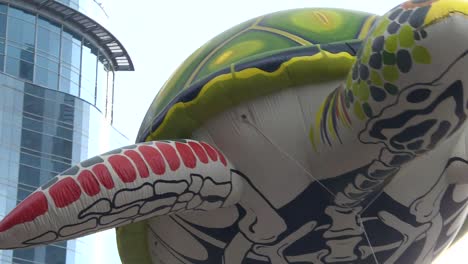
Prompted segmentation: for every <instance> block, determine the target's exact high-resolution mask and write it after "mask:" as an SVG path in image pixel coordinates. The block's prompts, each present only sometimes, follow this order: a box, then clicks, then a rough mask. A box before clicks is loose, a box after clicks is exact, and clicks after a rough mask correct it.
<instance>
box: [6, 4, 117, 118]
mask: <svg viewBox="0 0 468 264" xmlns="http://www.w3.org/2000/svg"><path fill="white" fill-rule="evenodd" d="M0 70H1V71H3V72H5V73H7V74H9V75H12V76H14V77H18V78H21V79H24V80H26V81H30V82H32V83H34V84H37V85H40V86H44V87H47V88H49V89H52V90H58V91H62V92H65V93H69V94H72V95H74V96H78V97H80V98H82V99H84V100H85V101H87V102H88V103H90V104H92V105H94V106H96V107H97V108H98V109H99V110H100V111H102V112H103V113H106V112H107V109H105V107H106V105H109V106H110V105H111V103H110V102H107V101H106V100H107V98H111V97H110V96H107V95H108V94H111V90H112V89H113V79H114V78H113V76H114V72H113V71H112V69H111V66H110V64H109V63H108V61H107V59H106V58H105V56H104V54H102V53H101V52H100V51H99V50H98V48H97V47H96V46H94V45H93V44H92V43H91V42H90V41H88V40H86V39H84V38H83V37H81V36H80V35H79V34H76V33H74V32H73V31H72V30H71V29H68V28H66V27H65V26H63V25H60V24H56V23H54V22H52V21H50V20H48V19H46V18H44V17H42V16H40V15H36V14H32V13H29V12H26V11H23V10H20V9H18V8H14V7H9V6H6V5H1V4H0ZM107 103H109V104H107Z"/></svg>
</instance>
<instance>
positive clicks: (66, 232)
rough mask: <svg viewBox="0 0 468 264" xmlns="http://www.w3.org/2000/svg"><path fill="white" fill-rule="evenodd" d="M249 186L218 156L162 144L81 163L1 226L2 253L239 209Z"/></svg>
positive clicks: (183, 143) (202, 148)
mask: <svg viewBox="0 0 468 264" xmlns="http://www.w3.org/2000/svg"><path fill="white" fill-rule="evenodd" d="M241 187H242V181H241V179H240V178H239V177H238V176H237V174H236V173H235V172H234V171H233V166H232V164H231V163H230V162H229V160H228V159H226V158H225V157H224V155H223V154H222V153H221V152H220V151H219V150H218V149H216V148H214V147H212V146H210V145H209V144H206V143H204V142H197V141H194V140H180V141H155V142H146V143H140V144H135V145H132V146H128V147H123V148H120V149H116V150H113V151H111V152H108V153H105V154H102V155H99V156H96V157H94V158H91V159H88V160H86V161H83V162H81V163H80V164H78V165H76V166H74V167H72V168H70V169H68V170H67V171H65V172H63V173H61V174H60V175H58V176H57V177H55V178H53V179H52V180H51V181H50V182H49V183H47V184H45V185H44V186H42V187H41V188H39V189H37V190H36V191H35V192H34V193H32V194H31V195H30V196H28V197H27V198H26V199H25V200H24V201H23V202H21V203H20V204H19V205H18V206H17V207H16V208H15V209H14V210H13V211H12V212H10V214H8V215H7V216H6V217H5V218H4V219H3V220H2V221H1V222H0V248H4V249H6V248H19V247H29V246H34V245H38V244H45V243H51V242H56V241H60V240H66V239H71V238H75V237H78V236H83V235H86V234H90V233H94V232H98V231H99V230H102V229H108V228H112V227H117V226H121V225H124V224H128V223H131V222H136V221H140V220H144V219H147V218H150V217H154V216H160V215H166V214H171V213H176V212H182V211H187V210H212V209H216V208H220V207H226V206H231V205H234V204H236V203H237V202H238V201H239V199H240V193H241V189H242V188H241Z"/></svg>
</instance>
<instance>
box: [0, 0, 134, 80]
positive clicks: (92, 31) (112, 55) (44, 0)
mask: <svg viewBox="0 0 468 264" xmlns="http://www.w3.org/2000/svg"><path fill="white" fill-rule="evenodd" d="M0 2H4V3H8V4H10V5H12V6H18V7H21V8H25V9H28V10H30V11H32V12H35V13H39V14H41V15H46V16H47V17H48V18H50V19H53V20H56V21H58V22H60V23H62V24H65V25H67V26H70V27H71V28H72V29H75V30H76V29H78V30H79V31H80V32H77V33H82V34H83V35H85V36H87V37H88V38H91V39H92V40H93V42H95V43H96V44H97V45H98V46H99V47H100V49H101V50H102V51H103V52H104V54H105V55H106V57H107V58H108V59H109V60H110V62H111V64H112V66H113V69H114V70H115V71H133V70H135V68H134V66H133V62H132V60H131V58H130V55H129V54H128V52H127V51H126V50H125V48H124V46H123V45H122V43H120V41H119V40H118V39H117V38H116V37H115V36H114V35H112V33H110V32H109V31H108V30H107V29H106V28H104V27H103V26H101V25H100V24H99V23H97V22H96V21H95V20H93V19H91V18H90V17H88V16H86V15H84V14H83V13H81V12H79V11H78V10H75V9H73V8H71V7H69V6H67V5H64V4H62V3H60V2H57V1H54V0H0Z"/></svg>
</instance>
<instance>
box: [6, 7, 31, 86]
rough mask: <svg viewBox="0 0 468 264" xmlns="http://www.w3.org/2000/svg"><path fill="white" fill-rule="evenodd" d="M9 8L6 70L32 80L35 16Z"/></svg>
mask: <svg viewBox="0 0 468 264" xmlns="http://www.w3.org/2000/svg"><path fill="white" fill-rule="evenodd" d="M9 10H10V11H9V13H8V15H9V20H8V30H7V31H8V32H7V34H8V41H9V43H8V45H7V51H6V55H7V59H6V72H7V73H9V74H11V75H14V76H17V77H20V78H23V79H27V80H30V81H32V80H33V75H34V66H33V64H34V46H35V33H36V32H35V28H34V25H35V20H36V17H35V16H34V15H32V14H30V13H27V12H24V11H22V10H19V9H16V8H10V9H9Z"/></svg>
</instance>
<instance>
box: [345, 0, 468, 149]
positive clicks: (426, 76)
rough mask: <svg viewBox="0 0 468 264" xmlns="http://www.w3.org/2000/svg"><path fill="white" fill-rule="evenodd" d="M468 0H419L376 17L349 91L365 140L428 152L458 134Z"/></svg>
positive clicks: (467, 83) (467, 84)
mask: <svg viewBox="0 0 468 264" xmlns="http://www.w3.org/2000/svg"><path fill="white" fill-rule="evenodd" d="M467 47H468V1H466V0H432V1H430V0H426V1H422V0H419V1H418V0H413V1H408V2H405V3H403V4H401V5H399V6H397V7H395V8H394V9H392V10H391V11H389V12H388V13H387V14H385V15H384V16H382V17H381V19H380V20H379V21H377V22H376V24H375V25H374V27H373V29H372V30H371V31H370V32H369V35H368V36H367V38H366V40H365V41H364V45H363V46H362V49H361V50H360V51H359V53H358V57H357V60H356V63H355V64H354V66H353V67H352V70H351V71H350V73H349V76H348V78H347V84H346V88H345V89H344V95H345V98H346V101H347V103H348V105H349V106H350V107H349V108H350V111H351V112H354V116H355V117H356V119H359V120H361V121H362V122H359V123H360V124H361V125H360V126H361V127H360V128H359V129H360V131H361V132H360V135H359V138H360V141H361V142H364V143H383V144H385V145H386V146H387V147H388V148H389V149H390V150H391V151H396V152H402V151H404V152H408V153H410V154H411V155H418V154H422V153H424V152H426V151H428V150H430V149H433V148H434V147H436V145H437V144H438V143H439V142H441V141H442V140H444V139H445V138H447V137H449V136H450V135H452V134H454V133H455V132H456V131H457V130H458V129H459V128H460V127H461V126H462V125H463V123H464V121H465V119H466V105H467V104H466V102H467V101H468V96H467V92H468V90H467V88H468V74H467V71H468V54H467V53H468V48H467Z"/></svg>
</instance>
